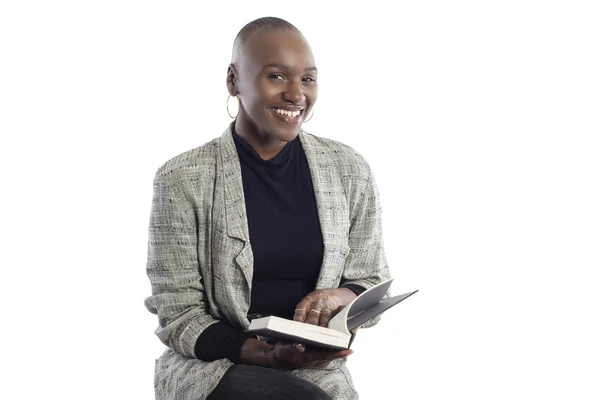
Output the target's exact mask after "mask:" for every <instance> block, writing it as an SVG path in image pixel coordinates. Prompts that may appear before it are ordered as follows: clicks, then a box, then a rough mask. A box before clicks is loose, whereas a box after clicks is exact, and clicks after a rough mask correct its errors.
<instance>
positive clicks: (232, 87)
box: [227, 64, 239, 96]
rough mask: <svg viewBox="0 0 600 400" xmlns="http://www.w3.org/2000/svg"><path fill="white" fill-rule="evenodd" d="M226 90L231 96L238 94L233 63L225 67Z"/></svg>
mask: <svg viewBox="0 0 600 400" xmlns="http://www.w3.org/2000/svg"><path fill="white" fill-rule="evenodd" d="M227 91H228V92H229V94H230V95H232V96H237V95H238V94H239V91H238V87H237V71H236V69H235V65H233V64H229V66H228V67H227Z"/></svg>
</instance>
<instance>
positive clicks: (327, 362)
mask: <svg viewBox="0 0 600 400" xmlns="http://www.w3.org/2000/svg"><path fill="white" fill-rule="evenodd" d="M356 332H358V328H354V329H352V333H354V335H356ZM330 363H331V361H321V362H318V363H316V364H315V365H314V366H315V367H327V366H329V364H330Z"/></svg>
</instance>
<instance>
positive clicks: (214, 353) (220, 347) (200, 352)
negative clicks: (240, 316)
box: [194, 321, 256, 364]
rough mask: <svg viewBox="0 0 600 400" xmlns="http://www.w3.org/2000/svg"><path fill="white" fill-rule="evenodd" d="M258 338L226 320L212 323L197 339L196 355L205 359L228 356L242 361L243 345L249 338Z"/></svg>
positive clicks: (237, 361)
mask: <svg viewBox="0 0 600 400" xmlns="http://www.w3.org/2000/svg"><path fill="white" fill-rule="evenodd" d="M250 338H253V339H256V335H253V334H251V333H247V332H242V331H241V330H240V329H238V328H236V327H234V326H233V325H231V324H229V323H228V322H226V321H219V322H217V323H216V324H212V325H211V326H209V327H208V328H206V329H205V330H204V332H202V334H201V335H200V337H199V338H198V340H197V341H196V347H195V349H194V350H195V353H196V357H198V358H199V359H201V360H204V361H214V360H218V359H220V358H228V359H230V360H231V361H232V362H234V363H236V364H237V363H240V355H241V350H242V345H243V344H244V342H245V341H246V340H247V339H250Z"/></svg>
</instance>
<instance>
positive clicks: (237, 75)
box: [227, 29, 318, 142]
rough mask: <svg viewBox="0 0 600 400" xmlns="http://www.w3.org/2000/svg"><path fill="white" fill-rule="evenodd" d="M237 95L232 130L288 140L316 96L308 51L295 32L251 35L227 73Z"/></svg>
mask: <svg viewBox="0 0 600 400" xmlns="http://www.w3.org/2000/svg"><path fill="white" fill-rule="evenodd" d="M227 86H228V89H229V93H230V94H232V95H236V94H239V96H240V103H241V108H240V113H239V114H238V120H237V122H236V130H244V131H245V132H243V133H244V134H246V135H256V136H257V137H259V138H260V139H261V140H280V141H284V142H289V141H291V140H293V139H294V138H295V137H296V136H297V135H298V133H299V132H300V127H301V126H302V122H304V120H305V119H306V117H307V116H308V115H309V114H310V110H311V108H312V106H313V105H314V104H315V102H316V101H317V91H318V89H317V69H316V67H315V61H314V59H313V55H312V51H311V49H310V46H309V45H308V43H307V42H306V40H305V39H304V38H303V37H302V36H301V35H300V34H298V33H296V32H294V31H291V30H285V29H279V30H274V31H265V32H259V33H256V34H254V35H252V36H251V37H249V38H248V39H247V41H246V43H245V44H244V46H243V48H242V50H241V51H240V53H239V56H238V58H237V60H236V61H235V65H234V66H233V67H231V66H230V69H229V71H228V76H227Z"/></svg>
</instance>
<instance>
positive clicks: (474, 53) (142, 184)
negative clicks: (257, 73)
mask: <svg viewBox="0 0 600 400" xmlns="http://www.w3.org/2000/svg"><path fill="white" fill-rule="evenodd" d="M205 3H206V2H204V3H202V2H200V1H196V2H191V1H186V2H180V1H173V2H166V1H163V2H159V1H148V0H146V1H125V0H119V1H102V2H101V1H95V2H92V1H70V2H68V1H44V2H42V1H39V2H32V1H4V2H2V5H1V6H0V57H1V62H0V132H1V138H2V139H1V140H2V142H1V149H0V152H1V153H0V163H1V165H0V166H1V168H0V171H1V172H0V173H1V185H2V195H1V197H0V201H1V202H2V205H1V207H0V209H1V212H2V216H1V218H2V220H1V222H0V224H1V229H2V242H1V243H2V251H1V256H2V258H1V276H2V278H1V279H2V280H1V282H2V290H1V291H0V296H1V299H0V300H1V301H2V302H1V303H0V304H1V306H2V318H1V319H0V321H1V324H2V325H1V329H0V334H1V336H2V337H1V343H2V352H1V354H2V358H1V362H2V364H3V366H4V368H3V371H4V372H3V374H2V382H3V383H2V392H3V394H2V397H3V398H6V399H40V398H56V399H151V398H153V396H154V393H153V386H152V385H153V368H154V359H155V358H157V357H158V356H159V355H160V353H161V352H162V350H163V348H164V347H163V345H162V344H161V343H160V342H159V340H158V339H157V338H156V337H155V336H154V334H153V331H154V328H155V327H156V325H157V320H156V317H155V316H154V315H152V314H150V313H149V312H147V311H146V309H145V308H144V306H143V299H144V298H145V297H146V296H148V295H149V294H150V283H149V281H148V279H147V277H146V273H145V263H146V255H147V253H146V252H147V229H148V222H149V216H150V205H151V196H152V179H153V177H154V173H155V171H156V169H157V168H158V167H159V166H160V165H161V164H162V163H163V162H165V161H166V160H168V159H169V158H171V157H173V156H175V155H177V154H180V153H182V152H184V151H186V150H189V149H191V148H194V147H196V146H199V145H201V144H203V143H205V142H207V141H208V140H210V139H212V138H214V137H217V136H219V135H220V134H221V133H222V132H223V130H224V129H225V128H226V125H227V123H228V122H229V121H230V119H229V117H228V116H227V114H226V111H225V100H226V97H227V92H226V87H225V75H226V69H227V65H228V63H229V60H230V52H231V45H232V42H233V39H234V37H235V35H236V33H237V32H238V30H239V29H240V28H241V27H242V26H243V25H244V24H246V23H247V22H249V21H251V20H253V19H255V18H258V17H262V16H268V15H273V16H278V17H282V18H285V19H287V20H288V21H290V22H292V23H293V24H295V25H296V26H297V27H298V28H299V29H300V30H301V31H302V32H303V33H304V35H305V36H306V37H307V39H308V40H309V42H310V43H311V45H312V48H313V52H314V55H315V58H316V62H317V66H318V68H319V81H320V85H319V89H320V93H319V100H318V103H317V106H316V107H315V116H314V119H313V120H312V121H310V122H309V123H307V124H306V125H305V129H307V130H308V131H310V132H312V133H314V134H317V135H320V136H325V137H329V138H333V139H337V140H340V141H342V142H344V143H347V144H349V145H351V146H353V147H354V148H355V149H357V150H358V151H359V152H360V153H361V154H363V155H364V156H365V157H366V159H367V160H368V161H369V163H370V164H371V166H372V168H373V169H374V171H375V176H376V179H377V183H378V185H379V189H380V194H381V199H382V205H383V223H384V225H383V229H384V238H385V243H386V251H387V255H388V262H389V264H390V266H391V268H392V273H393V275H394V277H395V281H394V284H393V293H394V294H399V293H404V292H406V291H409V290H413V289H420V292H419V293H418V294H417V295H415V296H413V297H411V298H410V299H409V300H407V301H406V302H405V303H402V304H401V305H399V306H398V307H397V308H394V309H393V310H390V311H389V312H388V314H386V315H385V316H384V318H383V320H382V322H381V323H380V324H379V325H377V326H376V327H374V328H372V329H365V330H362V331H360V332H359V335H358V338H357V340H356V342H355V346H354V348H355V353H354V354H353V355H352V356H350V360H349V366H350V369H351V371H352V373H353V377H354V383H355V385H356V388H357V389H358V391H359V392H360V393H361V399H365V400H369V399H380V398H388V399H440V398H445V399H506V398H511V399H568V398H577V399H598V398H600V387H599V386H600V383H599V380H598V379H599V376H600V345H599V340H598V338H599V337H600V328H599V317H598V316H599V308H600V307H599V306H600V295H599V290H598V286H599V284H600V279H598V277H597V271H598V269H599V267H600V249H599V247H600V246H599V244H600V211H599V208H600V207H599V204H600V188H599V183H600V180H599V178H600V176H599V175H600V173H599V171H600V163H599V153H600V146H599V139H598V135H599V134H600V129H599V125H600V124H599V110H600V108H599V107H600V73H599V71H600V55H599V50H600V29H599V26H600V24H599V21H600V14H599V13H598V10H597V8H596V7H595V6H594V4H593V3H595V2H592V1H589V2H584V1H573V0H571V1H524V0H520V1H495V2H492V1H405V2H389V3H388V2H381V1H373V0H370V1H367V2H364V3H352V2H343V3H342V2H340V3H335V2H326V1H302V2H272V1H261V2H258V1H244V2H233V1H229V2H223V3H222V4H220V5H210V6H209V5H206V4H205ZM7 393H8V394H7ZM384 395H385V396H384Z"/></svg>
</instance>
